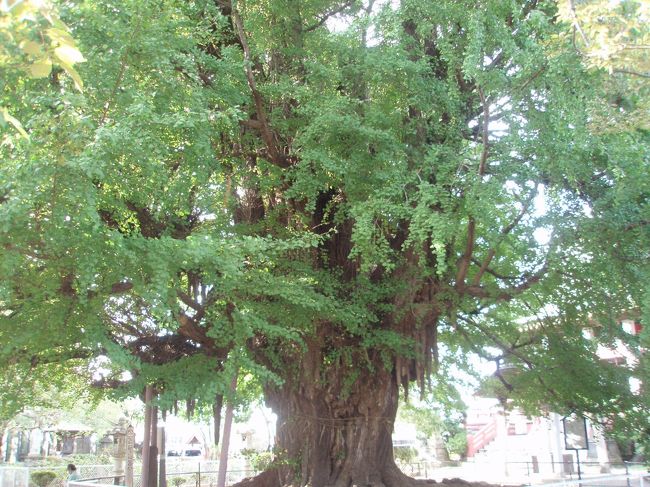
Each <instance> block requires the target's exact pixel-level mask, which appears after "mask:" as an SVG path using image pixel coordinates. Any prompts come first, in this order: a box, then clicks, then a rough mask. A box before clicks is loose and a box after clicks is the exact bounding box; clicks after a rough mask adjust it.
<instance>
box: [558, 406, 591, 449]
mask: <svg viewBox="0 0 650 487" xmlns="http://www.w3.org/2000/svg"><path fill="white" fill-rule="evenodd" d="M562 422H563V423H564V445H565V448H566V449H567V450H587V449H589V440H588V439H587V420H586V419H585V418H583V417H582V416H577V415H575V414H572V415H571V416H567V417H566V418H564V419H563V420H562Z"/></svg>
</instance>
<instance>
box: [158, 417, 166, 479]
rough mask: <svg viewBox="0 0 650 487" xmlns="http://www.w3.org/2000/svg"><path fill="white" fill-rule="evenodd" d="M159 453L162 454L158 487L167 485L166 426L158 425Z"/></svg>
mask: <svg viewBox="0 0 650 487" xmlns="http://www.w3.org/2000/svg"><path fill="white" fill-rule="evenodd" d="M158 455H160V462H159V465H160V466H159V469H158V487H167V466H166V463H165V460H166V459H165V427H164V426H158Z"/></svg>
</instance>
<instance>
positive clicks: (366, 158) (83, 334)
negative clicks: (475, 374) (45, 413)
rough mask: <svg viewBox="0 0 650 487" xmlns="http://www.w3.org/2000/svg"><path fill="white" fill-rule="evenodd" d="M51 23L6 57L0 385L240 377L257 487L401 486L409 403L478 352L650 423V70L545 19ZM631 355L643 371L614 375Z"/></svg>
mask: <svg viewBox="0 0 650 487" xmlns="http://www.w3.org/2000/svg"><path fill="white" fill-rule="evenodd" d="M23 3H25V4H26V3H27V2H16V4H15V5H20V4H23ZM15 8H17V7H16V6H14V7H12V6H9V7H6V6H4V4H3V10H2V12H1V14H2V18H1V22H2V24H1V25H2V36H3V37H7V38H9V37H11V38H12V39H14V38H15V35H14V33H13V31H12V29H14V30H15V29H16V28H15V25H18V24H16V23H15V22H14V21H13V20H11V16H12V15H14V13H15V11H14V10H13V9H15ZM620 8H622V9H631V10H629V12H634V11H636V10H635V9H638V8H640V3H638V2H632V1H627V2H621V7H620ZM12 12H14V13H12ZM626 12H627V13H625V15H627V17H625V15H622V14H621V15H622V18H623V17H625V18H633V17H634V16H633V15H631V14H630V13H629V12H628V11H626ZM578 14H580V15H582V11H580V12H578ZM38 15H40V14H38ZM38 15H37V13H32V14H30V15H27V16H25V17H20V26H19V28H20V32H21V34H20V35H21V36H23V37H24V39H27V40H24V39H23V40H21V39H20V38H15V46H13V47H12V48H11V49H13V51H12V52H8V51H7V52H5V51H4V50H3V51H2V52H0V56H1V57H0V62H1V64H0V70H1V78H2V80H3V85H2V87H1V89H2V91H1V92H0V106H1V107H6V108H3V110H4V111H3V113H5V115H4V119H3V120H4V126H5V132H4V135H3V139H2V144H1V145H0V153H1V155H2V165H1V168H0V170H1V172H0V253H1V259H0V342H1V343H2V348H1V349H0V364H2V366H1V367H2V370H1V372H2V374H3V375H4V377H9V378H10V377H11V375H10V374H12V370H13V369H14V368H17V369H19V370H22V371H27V372H31V371H36V370H39V369H41V368H43V367H48V366H50V365H51V364H60V365H63V366H64V367H65V366H69V370H70V371H73V372H74V373H75V374H79V375H82V376H84V377H86V378H87V381H88V382H89V383H93V384H94V385H95V386H97V387H100V388H104V389H106V390H111V391H117V393H119V394H122V395H124V396H128V395H133V394H141V393H142V390H143V388H144V386H145V385H146V384H153V385H155V387H156V392H157V394H158V396H159V399H158V400H159V403H160V404H161V406H162V407H164V408H173V407H174V405H175V404H176V402H177V401H179V400H182V401H187V404H188V407H189V408H190V409H192V408H193V407H194V406H196V405H201V404H204V405H205V404H209V405H212V404H218V405H219V407H220V405H221V403H222V401H223V396H224V395H227V394H228V391H229V387H228V386H229V383H230V380H231V378H232V377H233V376H234V374H236V373H237V372H238V371H239V377H241V381H249V382H250V381H251V380H254V381H257V383H258V384H261V386H262V388H263V390H264V394H265V398H266V400H267V403H268V404H269V405H271V406H272V407H273V408H274V409H275V411H276V413H277V414H278V416H279V418H280V429H279V433H278V439H277V441H278V445H279V450H278V453H277V455H278V458H279V459H280V460H279V461H278V464H279V465H281V467H280V471H281V475H275V476H274V477H273V478H274V479H275V480H274V481H273V482H275V484H273V483H272V482H271V480H269V479H270V477H264V476H262V477H260V482H267V484H266V485H276V484H277V482H280V483H287V484H288V483H290V482H292V481H293V479H302V480H301V481H302V482H307V481H311V482H312V484H313V485H314V486H317V485H319V486H320V485H330V484H332V485H337V486H339V485H340V486H347V485H350V484H351V483H354V482H361V481H363V482H365V483H367V484H369V485H387V486H390V485H407V484H406V483H405V480H404V479H403V478H402V477H400V476H399V474H397V473H396V472H395V470H393V469H392V468H391V467H392V465H393V463H394V462H392V453H389V451H392V450H391V449H388V448H385V443H386V442H390V429H391V428H392V422H393V420H394V417H395V412H396V408H397V394H398V387H399V386H400V385H401V386H402V388H403V391H404V392H406V391H408V389H409V384H411V383H413V382H417V383H418V384H419V385H420V388H422V389H424V388H426V387H427V383H428V382H429V383H430V382H433V384H434V385H437V384H439V383H446V382H447V381H449V380H453V370H454V368H455V367H458V368H470V367H471V360H470V359H469V358H470V357H471V356H472V355H479V356H482V357H484V358H485V359H488V360H492V361H494V362H495V364H497V365H498V366H499V369H498V370H499V372H498V373H497V376H496V377H497V379H498V380H499V381H500V384H501V385H502V390H503V391H504V392H503V393H504V394H507V395H508V396H509V397H513V398H516V399H518V400H519V401H520V402H521V403H522V404H524V405H525V406H526V407H529V408H531V409H537V410H539V409H540V408H543V409H546V410H548V409H552V410H557V411H560V412H562V411H569V410H577V411H581V412H585V413H588V414H592V415H595V416H597V417H599V418H610V419H611V418H615V417H617V420H616V421H615V424H617V425H620V427H624V426H625V425H628V426H631V429H636V431H639V430H640V429H642V428H643V427H644V426H642V425H646V424H647V422H648V409H647V405H648V404H649V403H650V401H648V400H647V397H643V395H646V396H647V394H648V389H647V388H644V389H642V392H641V394H640V395H634V394H631V393H630V389H629V387H628V382H629V379H630V378H636V379H639V380H642V381H643V380H646V381H647V379H648V363H647V358H643V357H642V354H641V351H642V349H643V347H644V346H645V347H646V348H647V346H648V340H649V333H650V332H649V331H648V327H647V326H646V327H645V328H644V329H643V332H642V334H641V335H640V336H630V335H628V334H626V333H625V332H623V330H622V329H621V327H620V326H619V321H620V319H621V318H622V317H631V318H632V319H635V320H643V321H644V322H645V323H647V322H648V316H650V288H649V287H648V286H647V284H648V282H649V281H650V270H649V267H648V263H649V262H650V258H649V257H650V254H649V253H650V246H649V245H648V243H649V242H650V238H649V236H650V235H649V233H648V229H649V226H648V221H650V204H649V202H648V195H649V194H650V188H649V187H648V185H649V184H650V164H649V161H648V150H647V149H648V141H649V134H648V132H647V130H646V128H645V127H644V126H643V124H642V123H637V122H635V123H629V124H627V123H621V121H620V120H621V118H624V117H625V114H627V113H630V114H632V113H634V114H635V115H634V116H635V117H636V114H637V110H638V109H639V108H640V107H643V106H647V97H646V95H647V90H646V88H647V87H643V86H641V87H640V88H639V85H637V84H635V87H636V88H637V89H635V91H634V96H629V97H625V99H624V100H623V99H618V98H616V97H615V96H613V93H614V92H613V88H612V86H613V84H614V85H616V86H615V87H616V88H617V89H618V88H619V87H620V86H621V85H620V83H626V82H628V81H629V80H630V79H631V78H630V77H634V81H633V82H634V83H638V81H639V80H638V79H637V78H641V79H642V76H639V73H636V74H635V73H633V74H630V73H629V72H628V71H630V69H628V68H629V66H627V65H625V67H615V68H613V69H601V67H600V66H596V67H593V66H590V65H589V63H585V62H584V60H585V56H587V55H588V54H585V49H584V48H583V47H584V46H581V45H580V42H577V41H576V40H575V38H572V36H571V35H570V34H569V33H570V32H571V23H570V22H569V23H565V22H562V18H564V17H563V16H558V9H557V5H556V4H555V2H545V1H537V0H528V1H514V0H489V1H485V2H472V1H448V2H444V1H440V2H421V1H419V0H418V1H415V0H402V1H400V2H396V1H392V2H391V1H386V2H380V1H369V2H361V1H355V0H349V1H341V0H300V1H296V0H292V1H289V0H246V1H243V0H239V1H237V2H234V1H233V2H231V1H229V0H216V1H208V0H195V1H177V0H166V1H164V2H146V1H142V0H126V1H119V2H116V1H112V0H92V1H84V2H76V1H67V2H61V3H60V4H59V15H60V18H61V19H63V21H64V22H65V24H61V25H59V27H57V29H59V30H61V31H62V32H63V29H64V28H66V27H65V26H66V25H67V26H69V28H70V34H71V37H68V35H70V34H65V36H64V35H63V34H60V39H62V40H59V41H56V39H54V38H53V37H52V35H51V32H52V28H51V27H48V25H47V22H50V20H48V19H47V18H45V19H43V18H40V17H39V16H38ZM576 15H577V14H576ZM7 19H10V20H7ZM12 22H14V23H12ZM52 22H54V20H52ZM573 24H574V25H573V27H574V28H575V29H576V31H577V29H578V27H580V29H581V30H582V31H583V32H584V31H585V27H584V21H582V23H580V24H579V23H578V22H577V21H576V22H574V23H573ZM57 25H58V24H57ZM44 29H45V30H44ZM47 29H49V30H47ZM623 31H624V32H626V33H627V34H626V35H628V34H629V35H628V37H629V38H630V39H631V40H630V41H629V42H633V41H634V39H635V36H634V35H632V34H630V33H629V31H628V30H625V29H623ZM44 32H45V34H46V35H43V33H44ZM586 35H587V34H585V39H587V37H586ZM12 36H13V37H12ZM637 37H638V38H639V39H643V38H644V37H643V36H642V35H641V36H637ZM38 39H40V41H39V40H38ZM36 42H41V45H40V47H39V49H40V51H39V53H40V54H39V55H38V56H41V57H38V56H37V59H36V60H34V59H32V58H30V57H29V56H34V55H35V54H33V53H32V52H31V51H32V48H34V49H36V46H35V45H34V44H32V43H36ZM56 42H59V44H56ZM590 45H591V44H590ZM30 46H31V47H30ZM646 47H647V46H646ZM62 48H64V49H63V51H65V52H66V53H68V54H69V55H70V56H72V57H71V58H69V59H68V60H69V61H70V63H68V66H66V64H63V63H64V62H65V59H63V58H61V56H60V55H58V54H57V53H59V54H60V53H61V52H63V51H62V50H61V49H62ZM77 49H78V50H77ZM21 50H22V51H21ZM14 51H16V52H14ZM19 51H20V52H19ZM34 52H35V51H34ZM43 53H44V54H43ZM80 53H83V56H81V54H80ZM7 56H9V57H7ZM14 56H19V57H20V60H19V61H17V62H16V63H13V61H11V62H7V61H6V60H7V59H10V60H13V59H18V58H14ZM42 56H45V57H42ZM52 56H54V58H52ZM42 59H45V61H41V60H42ZM57 59H58V65H57ZM83 60H85V62H83V63H82V64H78V65H76V66H75V67H74V68H72V66H71V65H70V64H71V62H72V61H83ZM52 61H54V63H52ZM632 61H633V60H632ZM632 61H631V60H629V59H628V58H625V62H626V63H627V62H632ZM615 62H619V61H615ZM621 62H623V61H621ZM12 63H13V64H12ZM25 63H28V64H25ZM29 63H31V64H29ZM38 63H45V64H47V65H48V72H47V73H45V70H44V69H43V70H41V69H40V67H38V66H40V65H39V64H38ZM50 65H51V66H52V67H51V68H50ZM640 69H641V70H643V69H646V68H645V67H641V68H640ZM30 71H31V75H30ZM35 71H36V72H35ZM641 74H643V73H641ZM36 75H38V76H36ZM40 75H43V76H42V77H41V76H40ZM81 80H83V91H81V90H80V89H81V87H82V86H81V84H82V83H81ZM612 80H618V81H619V84H616V83H613V81H612ZM644 90H646V91H644ZM644 97H646V98H644ZM612 100H613V101H612ZM613 107H615V110H614V111H615V112H616V113H615V116H614V115H612V113H613V109H612V108H613ZM9 114H11V118H8V116H9ZM610 122H611V124H610ZM604 128H607V130H604ZM642 315H643V316H644V318H641V316H642ZM587 326H588V327H590V328H593V329H595V330H596V331H597V333H595V334H594V336H595V338H593V339H587V338H586V337H585V334H584V333H583V329H584V328H585V327H587ZM616 340H621V341H623V342H625V343H627V346H628V347H629V348H630V350H631V351H632V353H633V354H636V356H637V357H638V358H639V360H638V362H637V364H638V365H637V366H633V367H616V366H613V365H611V364H607V363H602V362H600V361H599V360H598V358H597V356H596V351H597V345H598V344H599V343H602V344H613V343H615V342H616ZM506 363H507V365H508V367H510V368H516V369H517V370H518V371H519V372H518V373H516V374H508V375H506V374H504V373H501V372H500V371H501V370H502V366H503V365H504V364H506ZM298 364H301V366H300V367H298V366H297V365H298ZM452 365H453V367H452ZM510 370H512V369H510ZM3 380H4V379H3ZM241 381H240V382H241ZM249 385H250V384H249ZM251 388H253V386H252V385H250V387H249V390H251ZM215 409H218V408H215ZM360 418H365V420H364V421H359V420H360ZM297 438H302V439H301V440H300V441H298V440H297ZM305 438H308V440H305ZM303 440H304V441H303ZM387 455H388V457H387Z"/></svg>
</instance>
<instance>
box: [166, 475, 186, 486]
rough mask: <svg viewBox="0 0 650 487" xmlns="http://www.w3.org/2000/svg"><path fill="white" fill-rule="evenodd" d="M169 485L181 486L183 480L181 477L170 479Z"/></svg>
mask: <svg viewBox="0 0 650 487" xmlns="http://www.w3.org/2000/svg"><path fill="white" fill-rule="evenodd" d="M169 483H170V484H172V485H173V486H174V487H179V486H180V485H183V484H184V483H185V479H184V478H183V477H172V478H171V479H170V481H169Z"/></svg>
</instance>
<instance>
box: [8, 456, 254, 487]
mask: <svg viewBox="0 0 650 487" xmlns="http://www.w3.org/2000/svg"><path fill="white" fill-rule="evenodd" d="M76 466H77V472H78V473H79V476H80V478H81V481H80V482H74V484H75V485H76V484H84V485H87V484H98V485H107V484H110V485H116V484H123V483H124V482H123V478H117V479H116V477H115V466H114V465H109V464H107V465H83V464H81V465H80V464H76ZM218 469H219V462H217V461H197V460H172V461H169V460H168V461H167V462H166V465H165V470H166V478H167V485H168V487H201V486H203V487H210V486H214V485H216V483H217V473H218ZM43 470H48V471H52V472H54V473H56V475H57V478H56V479H55V480H54V481H53V482H52V483H51V484H50V485H49V486H48V487H62V486H63V487H65V485H66V481H65V479H66V477H67V472H66V466H65V465H60V466H58V465H57V466H37V467H36V466H34V467H32V466H29V467H28V466H15V465H0V487H34V485H33V483H32V482H30V479H31V475H32V473H34V472H38V471H43ZM141 471H142V468H141V465H140V464H136V465H134V476H133V483H134V487H141ZM257 473H258V472H256V471H255V470H250V469H246V468H233V469H230V470H228V471H227V472H226V485H231V484H234V483H237V482H239V481H240V480H243V479H244V478H246V477H252V476H254V475H256V474H257ZM71 485H72V484H71Z"/></svg>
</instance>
